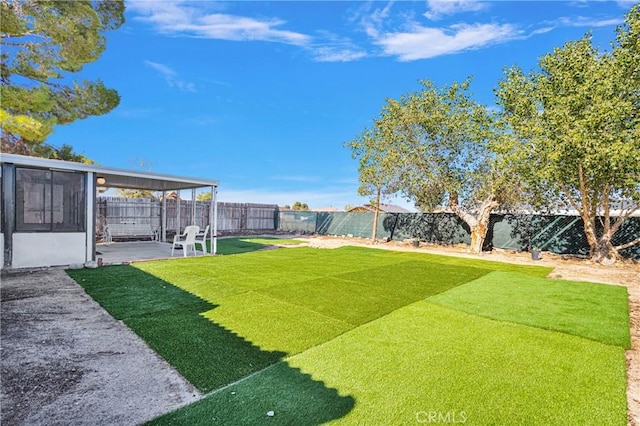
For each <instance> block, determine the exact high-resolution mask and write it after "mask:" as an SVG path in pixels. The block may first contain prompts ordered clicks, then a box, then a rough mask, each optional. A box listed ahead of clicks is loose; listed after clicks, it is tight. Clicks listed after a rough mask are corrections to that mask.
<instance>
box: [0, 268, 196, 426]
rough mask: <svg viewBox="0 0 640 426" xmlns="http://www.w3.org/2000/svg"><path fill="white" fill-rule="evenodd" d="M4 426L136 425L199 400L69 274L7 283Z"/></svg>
mask: <svg viewBox="0 0 640 426" xmlns="http://www.w3.org/2000/svg"><path fill="white" fill-rule="evenodd" d="M0 296H1V297H0V301H1V306H0V321H1V339H2V347H1V349H0V366H1V368H2V381H1V383H0V396H1V410H2V419H1V422H2V425H3V426H4V425H44V424H46V425H70V424H73V425H97V424H103V425H107V424H108V425H135V424H140V423H142V422H145V421H147V420H150V419H152V418H154V417H157V416H158V415H161V414H163V413H166V412H168V411H171V410H173V409H176V408H178V407H181V406H183V405H185V404H188V403H190V402H193V401H195V400H197V399H199V398H200V396H201V395H200V394H199V393H198V392H197V390H195V389H194V388H193V387H192V386H191V385H190V384H189V383H188V382H187V381H186V380H184V379H183V378H182V376H180V375H179V374H178V373H177V372H176V371H175V370H174V369H173V368H172V367H170V366H169V365H168V364H167V363H166V362H165V361H164V360H162V359H161V358H160V357H159V356H158V355H157V354H156V353H155V352H153V351H152V350H151V349H149V347H148V346H147V345H146V344H145V343H144V342H143V341H142V340H141V339H140V338H139V337H137V336H136V335H135V334H134V333H132V332H131V331H130V330H129V329H128V328H127V327H126V326H125V325H124V324H123V323H121V322H119V321H116V320H115V319H113V318H112V317H111V316H110V315H109V314H108V313H107V312H106V311H105V310H104V309H102V307H100V306H99V305H98V304H97V303H96V302H94V301H93V299H91V298H90V297H89V296H88V295H87V294H86V293H85V291H84V289H82V287H80V286H79V285H78V284H77V283H76V282H75V281H74V280H72V279H71V278H70V277H69V276H68V275H67V274H66V273H65V272H64V270H62V269H53V268H52V269H48V270H42V271H37V272H33V273H28V272H22V273H17V274H10V275H7V276H5V277H3V278H2V285H1V287H0Z"/></svg>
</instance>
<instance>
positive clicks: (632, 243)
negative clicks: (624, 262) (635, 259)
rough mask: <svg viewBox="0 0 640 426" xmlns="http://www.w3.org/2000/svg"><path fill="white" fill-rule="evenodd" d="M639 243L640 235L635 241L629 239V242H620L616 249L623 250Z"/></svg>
mask: <svg viewBox="0 0 640 426" xmlns="http://www.w3.org/2000/svg"><path fill="white" fill-rule="evenodd" d="M638 243H640V237H638V238H636V239H635V240H633V241H629V242H628V243H624V244H620V245H619V246H615V247H614V249H616V250H623V249H626V248H629V247H631V246H634V245H636V244H638Z"/></svg>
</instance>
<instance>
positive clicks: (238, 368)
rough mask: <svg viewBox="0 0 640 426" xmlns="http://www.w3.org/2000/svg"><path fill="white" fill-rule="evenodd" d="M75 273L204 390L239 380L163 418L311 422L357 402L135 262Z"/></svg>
mask: <svg viewBox="0 0 640 426" xmlns="http://www.w3.org/2000/svg"><path fill="white" fill-rule="evenodd" d="M67 272H68V274H69V275H70V276H71V277H72V278H73V279H75V280H76V281H77V282H78V283H79V284H80V285H81V286H82V287H84V289H85V290H86V292H87V293H88V294H89V295H90V296H91V297H92V298H93V299H94V300H96V301H97V302H98V303H99V304H100V305H102V306H103V307H104V308H105V309H106V310H107V311H108V312H109V313H110V314H111V315H112V316H113V317H114V318H116V319H119V320H122V321H123V322H124V323H125V324H127V326H129V328H131V329H132V330H133V331H134V332H136V333H137V334H138V335H139V336H140V337H142V338H143V339H144V340H145V341H146V342H147V344H148V345H149V346H150V347H151V348H152V349H153V350H154V351H156V352H157V353H158V354H159V355H161V356H162V357H163V358H164V359H165V360H166V361H167V362H168V363H169V364H171V365H172V366H173V367H174V368H176V370H178V371H179V372H180V374H182V375H183V376H184V377H185V378H186V379H187V380H188V381H189V382H190V383H192V384H193V385H194V386H195V387H196V388H198V390H200V391H201V392H203V393H207V392H211V391H215V390H216V389H220V388H223V387H224V386H227V385H230V384H232V383H233V385H231V386H229V387H227V388H224V389H222V390H219V391H217V392H214V393H212V394H211V395H209V396H208V397H206V398H204V399H203V400H201V401H199V402H197V403H195V404H192V405H190V406H187V407H184V408H182V409H180V410H178V411H176V412H174V413H170V414H168V415H166V416H165V417H161V418H159V419H157V421H158V422H159V423H163V420H166V421H168V422H171V421H176V420H178V419H180V420H189V421H188V423H189V424H197V423H203V424H207V423H208V422H210V421H211V420H212V419H213V418H215V419H217V420H223V421H225V422H227V423H232V424H239V423H240V424H247V422H248V423H253V420H255V421H257V420H258V419H266V418H267V414H266V413H267V412H268V411H274V412H276V411H277V412H278V413H279V414H278V417H277V419H276V418H274V421H276V422H277V423H280V422H281V421H285V423H286V422H288V423H289V424H306V425H311V424H319V423H323V422H326V421H329V420H331V419H336V418H340V417H343V416H344V415H346V414H347V413H348V412H349V411H350V410H351V409H352V408H353V406H354V399H353V398H352V397H349V396H347V397H343V396H340V395H338V392H337V391H336V390H335V389H330V388H327V387H325V386H324V384H323V383H321V382H317V381H314V380H313V379H312V378H311V377H310V376H309V375H307V374H303V373H302V372H300V371H299V370H297V369H294V368H291V367H289V366H288V365H287V364H286V363H285V362H281V360H282V359H283V358H284V357H285V356H286V355H287V354H286V353H285V352H280V351H265V350H262V349H260V348H259V347H257V346H255V345H253V344H252V343H251V342H249V341H247V340H245V339H244V338H242V337H240V336H238V335H237V334H235V333H233V332H232V331H230V330H228V329H226V328H224V327H222V326H221V325H219V324H216V323H214V322H211V321H209V320H208V319H206V318H204V317H203V316H202V315H201V313H203V312H206V311H209V310H211V309H215V308H216V307H217V306H216V305H212V304H211V303H209V302H207V301H205V300H203V299H200V298H199V297H196V296H194V295H192V294H190V293H188V292H186V291H184V290H181V289H179V288H178V287H175V286H173V285H172V284H170V283H168V282H166V281H163V280H161V279H159V278H157V277H155V276H153V275H150V274H148V273H146V272H143V271H141V270H139V269H137V268H134V267H131V266H128V265H121V266H110V267H105V268H98V269H80V270H69V271H67ZM247 376H250V377H247ZM234 389H235V390H234ZM231 392H235V393H231ZM265 404H266V405H265ZM267 406H268V407H267ZM269 407H270V408H269Z"/></svg>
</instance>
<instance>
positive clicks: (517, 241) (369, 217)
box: [277, 211, 640, 260]
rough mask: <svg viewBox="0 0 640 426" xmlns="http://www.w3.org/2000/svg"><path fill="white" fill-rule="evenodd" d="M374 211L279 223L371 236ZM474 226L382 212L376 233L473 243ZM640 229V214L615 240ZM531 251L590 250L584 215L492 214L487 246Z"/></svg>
mask: <svg viewBox="0 0 640 426" xmlns="http://www.w3.org/2000/svg"><path fill="white" fill-rule="evenodd" d="M373 218H374V214H373V213H346V212H303V211H295V212H292V211H286V212H279V214H278V225H277V229H278V230H280V231H286V232H304V233H313V234H321V235H345V236H347V235H350V236H354V237H362V238H371V233H372V231H373ZM470 234H471V233H470V230H469V227H468V226H467V225H466V224H465V223H464V222H463V221H462V220H461V219H460V218H458V216H456V215H454V214H449V213H381V214H380V215H379V217H378V231H377V235H376V238H378V239H393V240H404V239H407V238H419V239H420V240H421V241H425V242H430V243H436V244H445V245H451V244H459V243H464V244H469V243H470V242H471V236H470ZM639 235H640V217H632V218H629V219H627V220H626V221H625V223H624V224H623V225H622V227H621V229H620V230H619V231H618V232H617V233H616V235H615V238H614V240H613V244H614V245H618V244H623V243H626V242H628V241H632V240H634V239H635V238H638V236H639ZM493 247H496V248H501V249H509V250H516V251H528V250H530V249H531V248H532V247H537V248H540V249H542V250H545V251H550V252H552V253H557V254H582V255H584V254H588V252H589V245H588V243H587V239H586V237H585V235H584V231H583V224H582V219H581V218H580V217H578V216H568V215H566V216H565V215H508V214H494V215H491V220H490V225H489V231H488V233H487V240H486V242H485V248H486V249H491V248H493ZM621 254H622V255H623V256H625V257H628V258H633V259H636V260H640V244H636V245H635V246H632V247H630V248H628V249H625V250H622V251H621Z"/></svg>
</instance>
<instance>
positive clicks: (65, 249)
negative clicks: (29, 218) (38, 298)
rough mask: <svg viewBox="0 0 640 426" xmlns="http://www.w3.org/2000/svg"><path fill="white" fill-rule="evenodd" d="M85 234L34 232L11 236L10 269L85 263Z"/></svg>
mask: <svg viewBox="0 0 640 426" xmlns="http://www.w3.org/2000/svg"><path fill="white" fill-rule="evenodd" d="M86 238H87V236H86V233H84V232H69V233H66V232H56V233H46V232H34V233H23V232H20V233H18V232H16V233H14V234H13V262H12V265H11V267H12V268H36V267H41V266H59V265H70V264H72V263H85V262H86Z"/></svg>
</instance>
